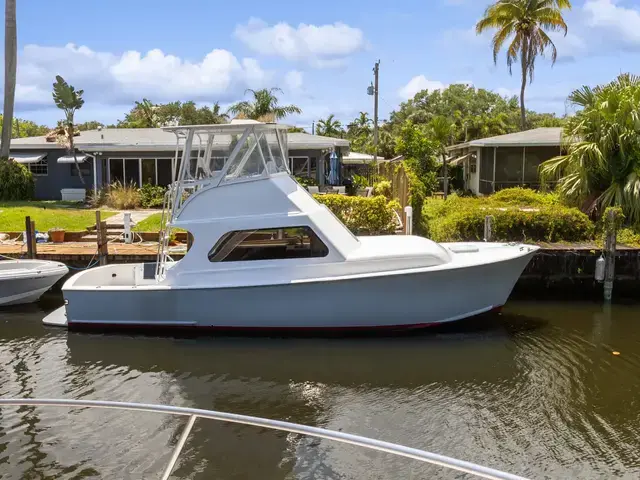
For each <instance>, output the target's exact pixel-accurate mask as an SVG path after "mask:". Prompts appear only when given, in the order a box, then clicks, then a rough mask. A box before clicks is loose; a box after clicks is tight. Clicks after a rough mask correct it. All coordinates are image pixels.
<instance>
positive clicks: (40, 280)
mask: <svg viewBox="0 0 640 480" xmlns="http://www.w3.org/2000/svg"><path fill="white" fill-rule="evenodd" d="M36 262H40V261H38V260H24V261H23V260H19V261H17V262H13V261H7V262H2V263H3V265H2V267H4V268H3V269H2V272H1V273H2V275H1V276H0V306H10V305H22V304H26V303H33V302H37V301H38V299H40V297H41V296H42V295H43V294H44V293H45V292H46V291H47V290H49V289H50V288H51V287H53V285H55V284H56V282H57V281H58V280H60V279H61V278H62V277H64V276H65V275H66V274H67V273H68V269H67V267H66V266H64V265H63V264H61V263H57V262H44V261H43V262H41V264H38V263H36ZM23 264H24V265H29V266H31V265H30V264H34V265H35V267H36V268H30V269H22V268H16V269H15V271H16V274H15V275H12V274H13V270H14V269H9V268H7V267H10V266H11V265H15V266H16V267H19V266H21V265H23Z"/></svg>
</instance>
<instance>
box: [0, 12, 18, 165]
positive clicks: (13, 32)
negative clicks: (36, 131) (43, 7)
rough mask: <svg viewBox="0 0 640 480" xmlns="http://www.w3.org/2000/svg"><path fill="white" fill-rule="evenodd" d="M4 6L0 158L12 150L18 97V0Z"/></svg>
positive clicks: (6, 155)
mask: <svg viewBox="0 0 640 480" xmlns="http://www.w3.org/2000/svg"><path fill="white" fill-rule="evenodd" d="M4 5H5V8H4V112H3V121H2V145H1V146H0V158H7V157H8V156H9V151H10V148H11V130H12V127H13V103H14V100H15V95H16V67H17V63H18V34H17V28H16V0H5V3H4Z"/></svg>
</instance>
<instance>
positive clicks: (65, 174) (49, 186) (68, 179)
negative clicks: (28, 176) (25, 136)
mask: <svg viewBox="0 0 640 480" xmlns="http://www.w3.org/2000/svg"><path fill="white" fill-rule="evenodd" d="M45 151H46V152H47V156H46V157H45V160H46V161H47V166H48V172H47V175H34V177H33V178H34V180H35V184H36V191H35V197H36V199H38V200H60V199H61V198H62V194H61V193H60V190H61V189H63V188H82V182H81V180H80V177H78V176H74V175H72V173H71V169H72V168H74V169H75V168H76V166H75V165H74V164H73V163H58V158H60V157H62V156H64V155H65V154H66V151H65V150H60V149H53V150H45V149H43V150H42V152H45ZM11 153H26V154H35V153H36V152H34V150H33V149H31V150H19V149H11ZM85 164H87V165H88V167H89V170H88V173H87V174H85V175H83V178H84V181H85V184H86V185H85V188H87V189H92V188H93V159H91V158H88V159H87V160H86V161H85ZM25 166H26V167H28V165H25ZM98 178H100V177H98Z"/></svg>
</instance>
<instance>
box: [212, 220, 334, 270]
mask: <svg viewBox="0 0 640 480" xmlns="http://www.w3.org/2000/svg"><path fill="white" fill-rule="evenodd" d="M328 254H329V249H328V248H327V246H326V245H325V244H324V243H323V242H322V240H320V238H318V236H317V235H316V234H315V233H314V232H313V230H311V228H309V227H286V228H264V229H259V230H238V231H234V232H229V233H227V234H225V235H223V236H222V238H221V239H220V240H218V242H217V243H216V244H215V245H214V247H213V248H212V249H211V250H210V251H209V255H208V256H209V261H210V262H244V261H251V260H285V259H293V258H320V257H326V256H327V255H328Z"/></svg>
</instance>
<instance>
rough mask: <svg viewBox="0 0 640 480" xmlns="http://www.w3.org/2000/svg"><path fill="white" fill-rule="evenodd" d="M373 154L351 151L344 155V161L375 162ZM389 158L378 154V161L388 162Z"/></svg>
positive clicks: (348, 162)
mask: <svg viewBox="0 0 640 480" xmlns="http://www.w3.org/2000/svg"><path fill="white" fill-rule="evenodd" d="M373 160H374V158H373V155H369V154H367V153H358V152H349V154H348V155H343V156H342V163H345V164H354V165H355V164H364V163H369V162H373ZM386 161H387V160H386V159H384V158H382V157H381V156H378V162H386Z"/></svg>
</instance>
